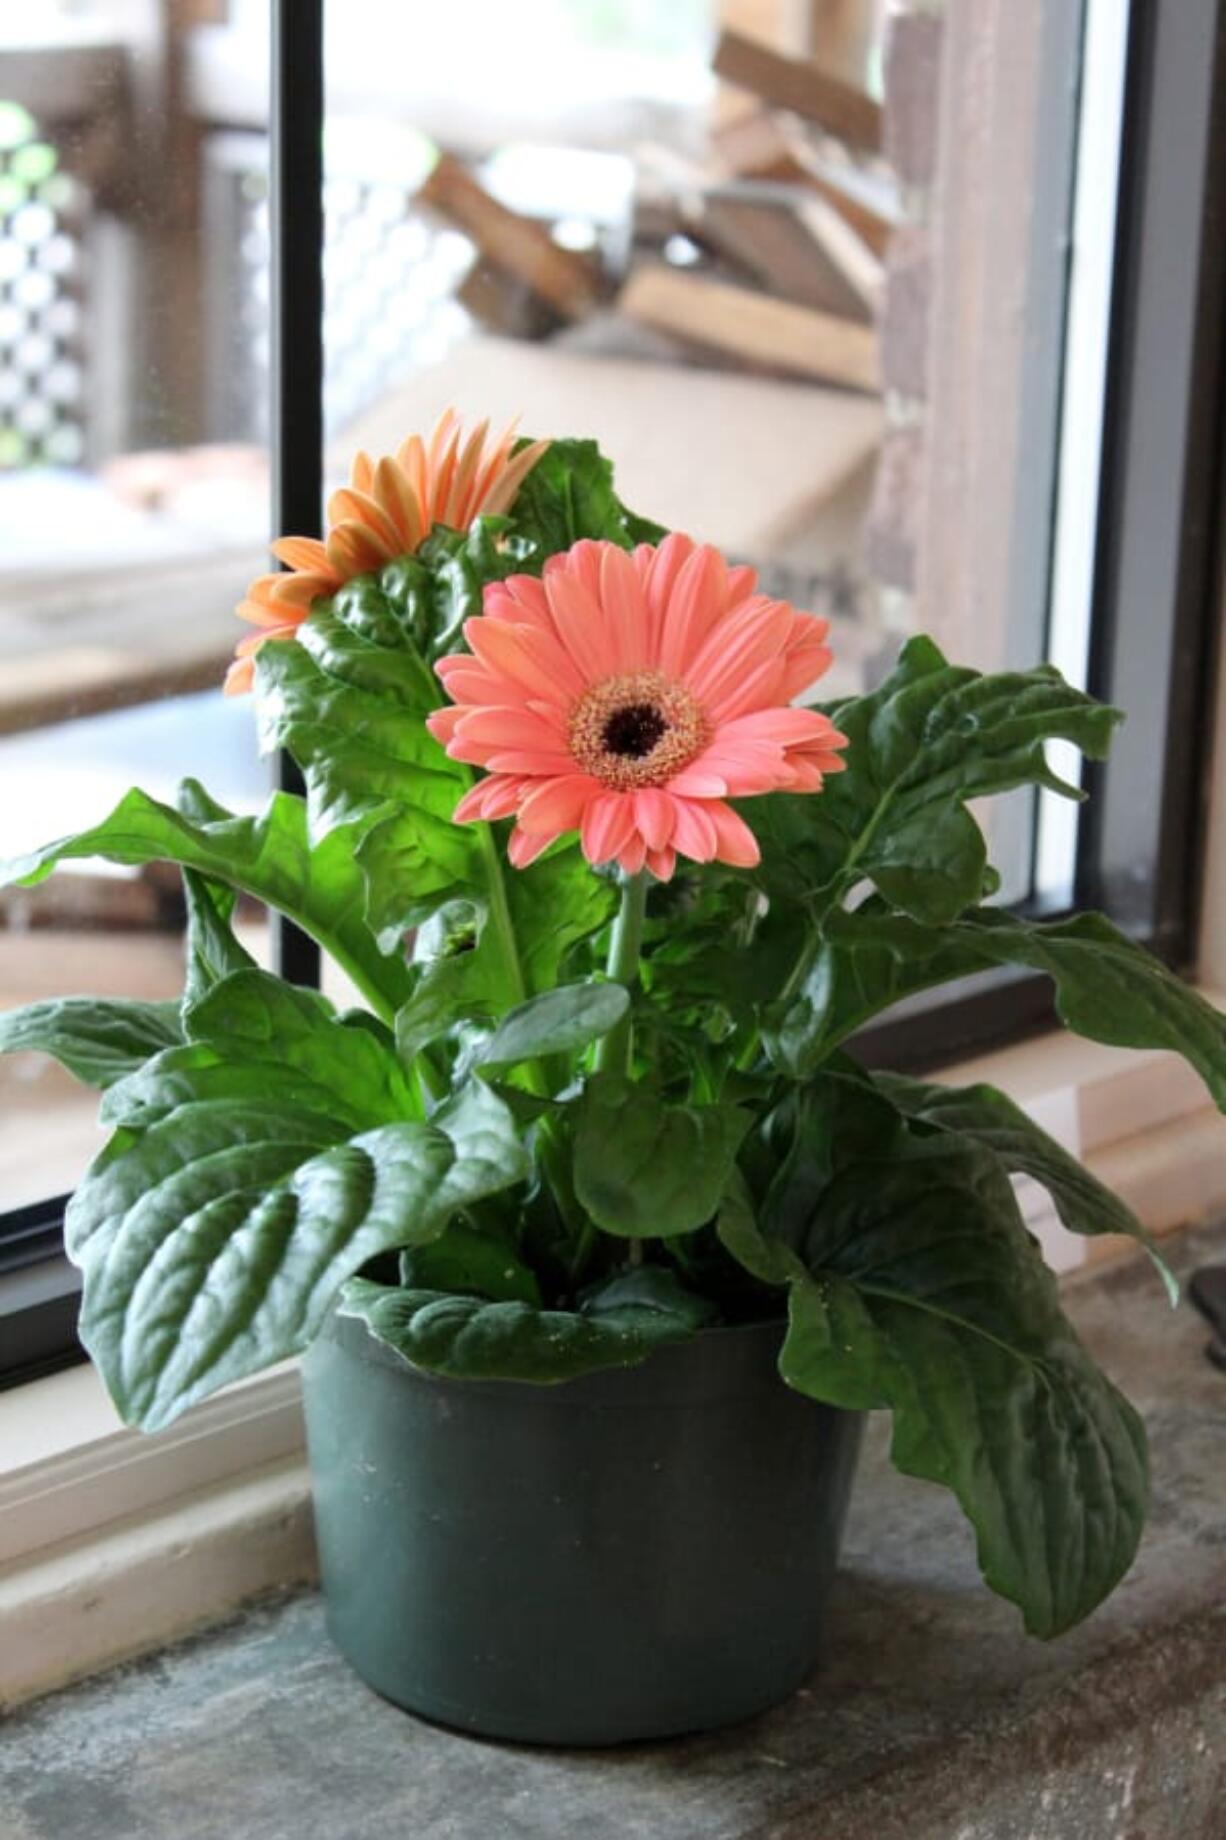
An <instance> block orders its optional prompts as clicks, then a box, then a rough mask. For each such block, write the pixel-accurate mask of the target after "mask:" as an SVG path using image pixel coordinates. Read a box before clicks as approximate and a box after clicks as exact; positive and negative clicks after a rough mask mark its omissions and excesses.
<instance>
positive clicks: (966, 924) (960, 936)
mask: <svg viewBox="0 0 1226 1840" xmlns="http://www.w3.org/2000/svg"><path fill="white" fill-rule="evenodd" d="M829 931H830V934H831V937H832V938H833V939H834V941H835V942H836V944H838V945H839V946H840V947H841V946H842V945H843V944H844V942H848V943H851V944H852V945H853V947H854V948H855V949H856V950H858V951H860V952H864V951H871V952H881V953H883V954H888V955H889V956H890V957H891V958H892V959H894V960H896V961H898V962H899V964H901V965H902V966H903V967H904V971H903V973H902V976H904V977H905V978H906V979H907V980H908V982H909V985H910V988H912V989H916V988H920V987H921V982H924V983H930V982H934V981H943V979H944V978H945V977H948V976H949V975H950V967H951V965H953V964H956V965H957V967H958V971H959V974H965V973H968V972H972V971H983V970H986V969H988V968H990V967H992V966H995V965H1025V966H1027V967H1028V968H1029V969H1030V970H1033V971H1042V972H1045V973H1046V974H1047V975H1048V976H1049V977H1050V978H1051V979H1052V980H1053V982H1054V984H1055V987H1056V1010H1057V1013H1058V1014H1059V1016H1060V1018H1061V1020H1062V1021H1063V1022H1064V1023H1066V1024H1067V1025H1068V1027H1069V1028H1070V1029H1072V1030H1074V1031H1075V1032H1076V1033H1077V1034H1078V1035H1084V1036H1086V1037H1087V1038H1088V1039H1089V1040H1091V1041H1102V1042H1106V1043H1108V1044H1109V1045H1111V1046H1112V1047H1118V1048H1161V1049H1166V1050H1168V1051H1170V1052H1172V1053H1175V1054H1180V1055H1182V1056H1183V1058H1184V1060H1186V1061H1187V1062H1188V1063H1189V1064H1190V1065H1191V1066H1192V1067H1194V1068H1195V1070H1196V1072H1197V1073H1198V1074H1199V1075H1200V1077H1201V1079H1202V1080H1203V1081H1204V1082H1205V1085H1206V1086H1207V1087H1208V1089H1209V1091H1210V1093H1211V1095H1212V1097H1213V1100H1214V1103H1215V1104H1216V1105H1217V1106H1218V1108H1219V1110H1226V1017H1223V1016H1221V1015H1219V1013H1218V1012H1217V1010H1215V1009H1214V1008H1213V1007H1212V1006H1211V1005H1210V1004H1208V1003H1206V1002H1205V1000H1204V998H1203V997H1200V996H1198V995H1197V993H1196V992H1195V991H1194V990H1192V989H1190V988H1189V987H1188V985H1187V984H1185V983H1184V982H1183V980H1182V979H1181V978H1179V977H1177V976H1176V975H1175V973H1174V972H1173V971H1169V970H1168V969H1167V967H1166V966H1165V965H1164V964H1163V963H1162V962H1161V960H1160V959H1157V958H1155V957H1154V955H1153V953H1152V952H1148V951H1146V949H1145V947H1144V946H1140V945H1138V944H1137V943H1136V941H1135V940H1132V939H1129V938H1128V937H1127V935H1126V934H1124V933H1121V932H1120V931H1119V929H1118V927H1115V926H1112V924H1111V922H1110V921H1109V920H1107V919H1105V918H1104V917H1103V915H1101V914H1078V915H1077V916H1076V917H1075V918H1074V919H1072V920H1056V921H1049V922H1036V921H1028V920H1022V919H1019V918H1018V917H1017V915H1015V914H1008V913H1003V912H1001V911H999V910H998V909H996V908H981V909H976V910H974V911H972V912H970V913H967V914H964V915H963V916H962V917H961V919H960V920H958V921H956V922H955V923H954V924H952V925H950V926H943V927H924V926H920V925H918V924H917V923H916V922H914V921H911V920H907V919H906V918H904V917H903V916H902V915H888V914H881V913H873V914H864V913H855V914H843V915H837V916H832V917H831V920H830V923H829ZM934 971H935V972H936V973H937V974H939V975H936V976H934V975H932V974H933V973H934ZM894 988H895V989H897V988H898V981H897V980H896V981H895V985H894Z"/></svg>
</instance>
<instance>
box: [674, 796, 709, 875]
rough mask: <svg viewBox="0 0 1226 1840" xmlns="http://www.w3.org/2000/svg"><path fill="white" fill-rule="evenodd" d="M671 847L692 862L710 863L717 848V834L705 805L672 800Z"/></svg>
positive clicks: (687, 800) (698, 802)
mask: <svg viewBox="0 0 1226 1840" xmlns="http://www.w3.org/2000/svg"><path fill="white" fill-rule="evenodd" d="M673 808H674V817H673V846H674V848H675V849H676V850H677V851H678V852H679V853H680V854H681V855H682V856H688V857H690V859H691V860H692V861H693V862H700V863H705V862H710V861H712V859H713V858H714V855H715V852H716V850H717V849H718V848H719V833H718V832H717V830H716V828H715V825H714V824H713V823H712V821H711V819H710V817H708V815H707V808H706V805H705V804H703V803H702V802H701V801H699V800H697V799H680V798H674V799H673Z"/></svg>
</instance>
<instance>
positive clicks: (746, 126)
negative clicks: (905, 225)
mask: <svg viewBox="0 0 1226 1840" xmlns="http://www.w3.org/2000/svg"><path fill="white" fill-rule="evenodd" d="M712 143H713V147H714V151H715V154H716V157H717V159H718V160H719V161H720V163H721V165H722V166H723V169H724V171H725V173H726V174H727V176H728V177H729V178H732V179H773V180H776V181H777V182H779V183H780V184H784V185H796V186H802V187H804V188H805V190H807V191H811V192H815V193H816V194H817V196H818V197H819V198H821V199H822V200H823V201H824V202H825V203H826V204H828V205H831V206H832V207H833V208H834V209H835V210H836V211H837V212H838V213H839V215H840V216H841V217H842V218H844V219H845V221H846V222H847V223H848V224H850V226H851V228H852V229H853V230H854V231H855V232H856V234H857V236H859V237H860V239H861V241H862V242H864V243H865V244H866V245H867V247H868V248H869V249H871V250H872V252H873V254H874V255H875V256H877V257H878V258H881V257H883V256H884V255H885V254H886V252H887V251H888V249H889V246H890V237H891V236H892V234H893V231H894V226H895V217H894V215H893V213H892V212H891V210H890V209H889V208H887V206H886V204H885V202H884V200H883V201H882V202H881V203H873V202H871V201H870V199H869V198H867V197H865V196H863V195H861V194H859V193H857V192H853V191H851V190H849V188H848V186H847V185H846V184H842V183H840V181H839V179H838V178H837V177H836V176H835V175H834V174H833V173H832V172H831V170H830V169H829V168H828V167H823V165H822V164H821V162H820V161H819V160H818V159H817V157H816V156H815V155H814V154H813V152H812V151H811V149H810V148H808V147H807V146H806V145H805V144H804V142H803V141H802V140H801V139H800V137H799V136H798V135H797V134H795V133H791V132H789V130H788V129H787V128H786V127H785V126H784V124H783V123H782V122H781V121H779V120H778V118H777V117H776V116H774V115H772V114H770V113H769V112H768V111H767V110H760V111H755V112H754V113H753V114H751V115H748V116H743V117H742V118H741V119H740V120H738V121H735V122H730V123H729V124H728V125H727V126H725V127H722V128H717V129H716V130H715V132H714V134H713V135H712ZM877 189H878V190H881V189H883V188H880V187H879V188H877Z"/></svg>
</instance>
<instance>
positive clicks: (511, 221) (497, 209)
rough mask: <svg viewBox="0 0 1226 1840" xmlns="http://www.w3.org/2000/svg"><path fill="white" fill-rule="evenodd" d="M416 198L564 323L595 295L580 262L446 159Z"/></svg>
mask: <svg viewBox="0 0 1226 1840" xmlns="http://www.w3.org/2000/svg"><path fill="white" fill-rule="evenodd" d="M417 197H418V199H419V201H420V202H421V203H422V204H425V205H429V206H430V208H431V209H432V210H434V211H437V212H439V213H440V215H442V216H443V217H446V218H447V219H448V220H449V221H450V222H451V223H453V224H456V225H458V226H459V228H460V229H461V230H463V231H465V232H466V234H467V235H468V236H470V237H471V238H472V240H473V242H474V243H475V244H476V245H477V248H478V249H479V250H480V252H481V254H482V255H483V256H484V257H485V258H486V260H487V261H489V262H492V263H493V264H494V265H495V266H496V267H498V268H500V269H504V270H505V271H506V272H507V273H508V274H512V275H515V276H517V277H518V278H519V280H521V281H522V282H524V283H525V284H526V285H527V286H528V287H530V288H531V289H532V291H533V293H535V294H539V295H540V297H541V299H542V300H545V301H548V303H549V305H550V306H551V307H553V308H554V309H555V310H556V311H557V312H558V313H560V314H562V316H563V317H564V318H565V319H582V317H583V316H584V314H585V313H587V312H589V311H590V309H591V308H592V307H593V306H594V305H595V303H596V301H597V299H598V298H599V295H600V292H601V278H600V272H599V270H598V269H597V267H596V265H595V264H594V263H593V262H590V261H589V260H588V259H587V257H586V256H581V255H578V254H576V253H575V251H574V250H572V249H563V248H561V246H560V245H559V244H557V243H555V242H554V240H553V238H552V237H551V236H550V234H549V232H548V230H547V229H546V228H545V226H544V224H542V223H539V222H538V221H537V219H536V218H534V217H523V216H521V215H520V213H519V212H518V211H509V210H508V209H507V207H506V206H505V205H503V204H499V202H498V200H497V199H496V198H492V197H491V196H490V194H489V193H488V192H487V191H486V190H485V188H484V186H481V185H479V184H478V183H477V181H476V180H475V179H474V178H473V176H472V174H471V173H470V172H469V171H468V170H467V168H466V167H464V166H462V165H461V164H460V162H459V160H457V159H454V158H453V157H452V155H451V154H449V153H444V154H441V155H440V156H439V159H438V162H437V164H436V165H435V167H434V169H433V171H432V172H431V173H430V175H429V177H428V178H427V179H426V181H425V183H424V184H423V185H422V186H421V187H420V189H419V190H418V193H417Z"/></svg>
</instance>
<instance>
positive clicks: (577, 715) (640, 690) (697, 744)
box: [568, 671, 711, 792]
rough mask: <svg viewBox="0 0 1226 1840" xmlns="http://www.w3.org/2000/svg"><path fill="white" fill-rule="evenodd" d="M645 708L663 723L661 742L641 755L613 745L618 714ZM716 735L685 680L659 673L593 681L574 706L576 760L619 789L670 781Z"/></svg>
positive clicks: (572, 736)
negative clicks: (612, 731)
mask: <svg viewBox="0 0 1226 1840" xmlns="http://www.w3.org/2000/svg"><path fill="white" fill-rule="evenodd" d="M643 710H647V711H649V712H650V714H651V716H652V717H654V718H656V719H657V720H658V721H659V722H660V723H661V724H662V725H663V726H662V732H661V734H660V736H659V739H658V740H657V741H656V742H655V745H654V746H653V747H651V748H650V749H649V750H648V752H646V753H644V754H637V755H636V754H629V753H624V752H623V753H619V752H617V751H615V750H614V749H613V748H611V747H610V746H609V740H608V736H609V725H610V723H611V722H612V721H613V720H614V718H615V717H617V716H618V715H622V714H623V713H625V712H632V713H635V714H637V713H638V712H640V711H643ZM710 738H711V728H710V724H709V723H708V721H707V718H706V716H705V715H704V714H703V712H702V709H701V707H700V706H699V703H698V701H697V699H696V698H695V697H694V696H693V695H692V694H691V693H690V691H688V690H687V689H686V687H685V685H684V684H679V683H676V682H675V681H672V680H670V679H669V678H667V677H663V676H661V674H660V672H659V671H633V672H630V673H628V674H627V675H625V676H623V677H606V678H604V679H603V681H602V682H600V683H598V684H593V685H592V687H591V689H590V690H585V691H584V693H583V695H582V696H581V697H580V698H579V699H578V701H577V702H576V703H575V705H574V707H573V708H572V710H571V715H570V728H569V733H568V740H569V744H570V751H571V754H572V755H573V756H574V759H575V762H576V764H577V765H578V766H579V767H581V768H582V770H583V771H584V772H585V773H590V774H591V775H592V777H593V779H598V780H600V781H601V782H602V783H603V784H604V785H606V786H610V787H612V788H613V790H614V791H616V792H631V791H633V790H634V789H635V788H636V787H639V786H662V785H664V784H665V782H666V781H667V780H670V779H671V778H672V777H673V774H674V773H679V772H680V771H681V769H682V767H684V766H685V765H686V764H687V763H688V762H689V761H691V760H693V759H694V757H695V755H696V754H701V752H702V750H703V748H704V747H706V745H707V742H708V741H709V740H710Z"/></svg>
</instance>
